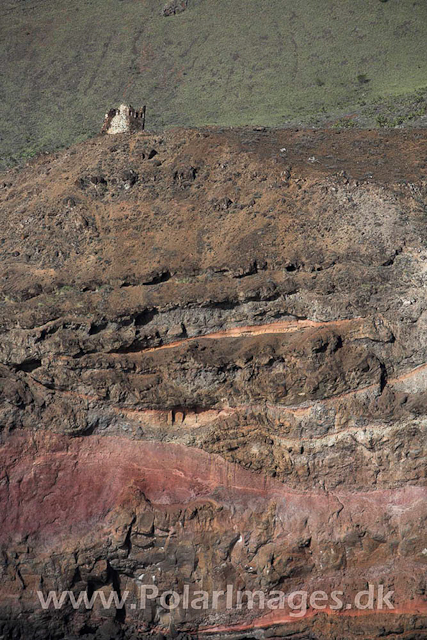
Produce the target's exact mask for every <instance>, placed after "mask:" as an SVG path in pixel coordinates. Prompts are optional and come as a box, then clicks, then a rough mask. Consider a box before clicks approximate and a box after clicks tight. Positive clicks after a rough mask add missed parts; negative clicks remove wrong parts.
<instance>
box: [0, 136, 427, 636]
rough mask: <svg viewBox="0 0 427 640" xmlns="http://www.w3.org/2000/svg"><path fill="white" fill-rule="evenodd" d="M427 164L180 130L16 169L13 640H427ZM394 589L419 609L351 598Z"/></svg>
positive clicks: (419, 146)
mask: <svg viewBox="0 0 427 640" xmlns="http://www.w3.org/2000/svg"><path fill="white" fill-rule="evenodd" d="M426 153H427V142H426V138H425V133H423V132H417V131H412V132H409V131H393V132H387V133H386V132H384V133H378V132H352V131H348V132H339V131H320V132H319V131H318V132H314V131H284V132H279V131H274V132H271V131H253V130H250V129H241V130H232V131H218V130H214V129H205V130H200V131H196V130H194V131H193V130H190V131H180V130H176V131H171V132H168V133H165V134H164V135H162V136H159V135H149V134H144V133H140V134H136V135H133V136H128V135H122V136H116V137H114V138H112V137H109V136H100V137H98V138H96V139H94V140H92V141H90V142H87V143H84V144H81V145H78V146H76V147H74V148H72V149H70V150H68V151H66V152H61V153H58V154H55V155H52V156H49V157H41V158H39V159H38V160H36V161H34V162H33V163H31V164H30V165H28V166H27V167H25V168H23V169H22V170H13V171H9V172H8V173H5V174H3V176H2V178H1V182H0V184H1V185H2V189H1V190H0V198H1V207H2V212H3V224H2V234H1V238H2V240H1V244H0V256H1V273H0V277H1V287H2V288H1V292H2V301H1V310H2V313H1V343H0V359H1V364H0V372H1V388H2V394H3V401H2V403H1V406H0V416H1V424H2V441H1V448H0V458H1V463H0V474H1V475H0V496H1V497H0V503H1V505H2V509H1V511H0V520H1V526H0V539H1V540H0V542H1V545H2V562H1V572H2V573H1V576H2V581H1V586H0V635H1V634H3V637H4V638H9V637H10V638H25V640H29V639H30V638H44V639H50V638H51V639H54V638H55V639H56V638H77V637H83V638H141V637H147V636H148V635H153V634H154V635H155V636H156V635H157V637H160V636H161V635H162V634H163V635H165V636H180V635H181V637H188V636H190V637H199V638H228V637H230V638H233V639H234V638H236V639H237V638H268V637H272V638H273V637H274V638H281V637H286V638H288V637H292V638H295V639H299V640H302V639H306V638H310V639H313V640H314V639H318V640H331V639H336V640H338V639H339V640H343V639H344V638H346V639H348V640H350V639H352V640H353V639H356V638H364V640H368V639H372V640H373V639H374V638H379V637H392V638H400V639H405V640H409V639H411V640H419V639H421V638H424V637H426V633H427V622H426V603H425V589H426V585H425V566H426V562H427V552H426V548H425V547H426V541H425V525H426V508H425V507H426V491H425V484H426V464H425V461H426V458H425V443H426V438H425V427H426V406H427V402H426V401H427V389H426V381H427V364H426V362H427V360H426V350H427V341H426V335H427V322H426V318H427V315H426V307H427V301H426V295H425V285H426V273H427V272H426V256H427V248H426V244H425V240H426V212H427V180H426V174H427V173H426V172H427V165H426V157H427V155H426ZM370 584H373V585H375V587H376V588H378V587H381V588H382V589H384V590H386V591H387V592H388V591H392V592H393V606H394V608H393V609H392V610H389V609H388V608H387V607H383V609H378V608H375V609H372V610H369V611H368V610H366V609H361V610H355V609H354V608H351V607H347V606H346V603H350V602H353V601H354V598H355V595H356V594H357V593H358V592H360V591H363V590H366V589H367V585H370ZM153 585H154V586H156V588H157V589H158V590H159V594H160V593H161V592H162V591H163V592H165V591H167V590H174V591H177V592H179V593H181V592H182V591H183V589H184V587H187V588H188V589H189V591H190V593H193V592H195V591H197V590H205V591H207V592H212V591H214V590H219V591H221V590H223V591H226V589H227V585H233V586H234V587H235V588H236V589H239V590H241V591H245V590H252V591H261V592H263V593H270V592H272V591H274V590H281V591H283V592H284V593H286V594H289V593H293V592H295V591H306V592H307V593H308V594H312V593H313V592H315V591H319V590H323V591H325V592H326V593H328V594H329V593H331V592H332V591H334V590H340V591H342V592H343V593H344V594H345V603H344V604H343V605H342V607H341V608H339V610H336V609H333V608H331V607H330V605H329V604H328V605H327V606H325V607H324V608H323V609H320V610H318V609H316V608H314V607H312V606H308V608H307V611H306V612H305V615H304V616H301V617H298V616H295V615H291V614H292V613H295V612H292V611H290V610H289V609H286V608H284V609H276V610H263V609H262V608H261V607H260V606H258V605H259V603H258V602H257V603H255V605H254V607H253V608H248V607H243V608H241V609H239V608H236V607H232V608H227V605H226V602H225V600H224V599H223V600H221V601H220V603H219V605H218V606H217V607H211V606H210V607H208V608H207V609H203V608H199V609H195V608H185V607H184V605H183V603H182V602H181V603H180V605H179V606H178V607H177V608H175V609H171V610H168V609H167V608H165V607H163V606H162V605H161V603H160V601H159V598H153V599H152V600H150V602H149V605H148V606H147V607H145V608H144V609H142V608H140V607H138V606H136V605H135V606H133V605H134V604H135V602H136V600H135V598H137V596H138V593H139V590H140V589H141V587H144V586H145V587H146V588H147V589H148V587H150V588H151V587H153ZM51 590H54V591H56V592H60V591H63V590H67V591H71V592H73V593H75V594H78V593H81V592H85V593H86V594H88V596H90V595H91V594H93V593H94V592H95V591H101V592H102V593H103V594H104V596H105V597H109V596H110V595H111V594H114V593H115V594H119V595H123V594H124V593H125V592H126V593H128V594H130V595H129V600H128V601H127V604H126V606H125V607H123V608H119V607H110V608H109V609H105V608H102V607H100V606H99V604H96V603H95V604H94V605H93V606H92V607H91V608H90V609H86V608H84V607H80V608H77V609H73V608H72V607H71V605H70V604H69V603H68V604H67V605H66V606H64V607H62V608H61V609H58V610H55V609H53V608H52V607H51V608H49V609H48V610H43V609H42V607H41V606H40V601H39V597H38V596H37V591H39V592H41V593H42V594H45V595H47V594H48V592H49V591H51ZM159 597H160V596H159Z"/></svg>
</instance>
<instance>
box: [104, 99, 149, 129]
mask: <svg viewBox="0 0 427 640" xmlns="http://www.w3.org/2000/svg"><path fill="white" fill-rule="evenodd" d="M145 114H146V107H145V106H144V107H142V109H140V110H139V111H137V110H135V109H134V108H133V107H132V106H131V105H127V104H121V105H120V107H119V108H118V109H110V111H109V112H108V113H106V114H105V118H104V124H103V127H102V130H101V133H108V134H109V135H115V134H116V133H131V132H133V131H143V130H144V129H145Z"/></svg>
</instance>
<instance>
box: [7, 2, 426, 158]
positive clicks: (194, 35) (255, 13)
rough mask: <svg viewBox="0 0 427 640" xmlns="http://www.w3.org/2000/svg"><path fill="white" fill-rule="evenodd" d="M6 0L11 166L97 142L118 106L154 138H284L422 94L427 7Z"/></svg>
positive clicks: (406, 4)
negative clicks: (236, 131) (185, 133)
mask: <svg viewBox="0 0 427 640" xmlns="http://www.w3.org/2000/svg"><path fill="white" fill-rule="evenodd" d="M164 3H165V0H2V3H1V9H0V11H1V14H2V15H1V27H0V73H1V76H2V77H1V89H0V91H1V94H0V98H1V99H0V122H1V132H0V138H1V140H0V145H1V153H2V156H3V159H4V160H6V161H7V162H9V161H13V160H14V159H17V158H19V157H22V156H23V157H26V156H31V155H32V154H34V153H35V152H37V151H39V150H40V149H51V148H55V147H58V146H63V145H69V144H71V143H72V142H74V141H76V140H80V139H82V138H84V137H87V136H88V135H91V134H93V133H95V132H97V131H98V130H99V128H100V126H101V124H102V119H103V115H104V113H105V111H106V110H107V109H108V108H110V107H111V106H114V105H116V104H117V103H119V102H120V101H122V100H125V101H126V102H131V103H133V104H135V105H136V106H138V105H140V104H143V103H146V104H147V105H148V126H149V127H150V128H155V127H162V126H170V125H177V124H180V125H202V124H220V125H241V124H257V125H270V126H281V125H283V124H284V123H286V122H288V121H290V120H294V119H300V120H302V121H307V120H308V119H309V118H310V117H311V116H312V115H313V114H322V113H330V112H332V113H336V114H340V113H341V114H342V113H344V112H345V110H346V109H350V110H351V109H358V108H361V107H362V105H363V104H368V105H370V104H372V103H374V102H375V101H381V100H382V99H388V100H390V98H391V99H393V98H396V100H400V98H401V97H402V96H405V95H406V94H408V93H411V92H414V91H416V90H417V89H420V88H422V87H425V86H426V85H427V47H426V46H425V43H426V42H427V2H426V0H388V2H381V1H380V0H264V1H262V0H188V8H187V10H186V11H184V12H183V13H179V14H176V15H172V16H169V17H164V16H162V8H163V6H164Z"/></svg>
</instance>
